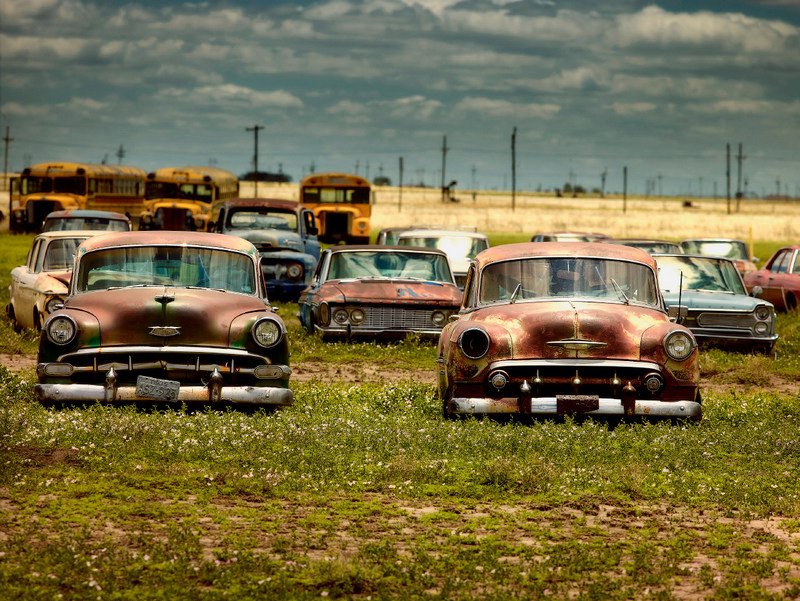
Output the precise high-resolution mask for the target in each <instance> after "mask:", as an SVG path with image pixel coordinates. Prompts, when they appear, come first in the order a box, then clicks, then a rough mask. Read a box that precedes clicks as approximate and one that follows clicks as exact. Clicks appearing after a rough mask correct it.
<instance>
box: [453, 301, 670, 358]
mask: <svg viewBox="0 0 800 601" xmlns="http://www.w3.org/2000/svg"><path fill="white" fill-rule="evenodd" d="M464 317H466V318H467V321H468V322H467V323H464V324H463V326H462V328H463V329H466V328H468V327H470V326H471V325H479V324H481V325H482V326H483V327H484V328H485V329H486V330H487V331H489V334H490V336H492V334H493V332H491V331H490V330H497V329H498V328H499V330H500V331H504V332H505V333H507V335H508V336H509V343H510V345H511V348H510V351H511V356H512V357H513V358H519V359H524V358H529V357H536V358H544V359H547V358H553V359H564V358H575V357H579V358H592V357H597V358H602V359H612V358H615V359H625V360H639V359H640V358H641V357H642V348H641V347H642V339H643V336H644V334H645V332H646V331H647V330H648V329H649V328H651V327H652V326H654V325H661V324H669V320H668V317H667V315H666V314H665V313H664V312H663V311H659V310H658V309H655V308H650V307H643V306H640V305H624V304H614V303H602V302H580V301H566V300H565V301H536V302H517V303H514V304H506V305H494V306H491V307H487V308H483V309H478V310H477V311H474V312H473V313H471V314H469V316H466V315H465V316H464ZM662 327H663V326H662Z"/></svg>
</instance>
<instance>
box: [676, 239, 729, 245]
mask: <svg viewBox="0 0 800 601" xmlns="http://www.w3.org/2000/svg"><path fill="white" fill-rule="evenodd" d="M683 242H740V243H741V244H744V240H739V239H738V238H686V239H685V240H681V243H683Z"/></svg>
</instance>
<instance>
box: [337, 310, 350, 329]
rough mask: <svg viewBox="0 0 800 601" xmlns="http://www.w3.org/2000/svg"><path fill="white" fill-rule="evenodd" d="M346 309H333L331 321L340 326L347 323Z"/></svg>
mask: <svg viewBox="0 0 800 601" xmlns="http://www.w3.org/2000/svg"><path fill="white" fill-rule="evenodd" d="M348 317H349V316H348V315H347V311H346V310H345V309H335V310H334V311H333V321H335V322H336V323H338V324H339V325H340V326H341V325H344V324H346V323H347V319H348Z"/></svg>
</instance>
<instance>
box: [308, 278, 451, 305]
mask: <svg viewBox="0 0 800 601" xmlns="http://www.w3.org/2000/svg"><path fill="white" fill-rule="evenodd" d="M324 287H325V288H327V290H325V291H323V294H324V296H326V297H328V299H329V300H333V301H338V302H346V303H404V304H415V305H424V304H435V305H443V306H444V305H447V306H458V305H460V304H461V291H460V290H459V289H458V288H457V287H456V286H455V285H453V284H445V283H442V282H427V281H421V280H419V281H417V280H403V279H396V280H394V279H393V280H389V279H380V280H339V281H336V282H329V283H327V284H325V286H324Z"/></svg>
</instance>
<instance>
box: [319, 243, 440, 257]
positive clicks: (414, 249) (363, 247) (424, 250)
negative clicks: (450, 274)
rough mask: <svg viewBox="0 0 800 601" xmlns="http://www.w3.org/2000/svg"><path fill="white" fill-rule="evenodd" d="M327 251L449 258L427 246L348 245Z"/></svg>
mask: <svg viewBox="0 0 800 601" xmlns="http://www.w3.org/2000/svg"><path fill="white" fill-rule="evenodd" d="M327 250H329V251H330V252H331V253H343V252H350V251H357V250H361V251H364V250H369V251H376V252H403V253H405V252H418V253H428V254H431V255H442V256H443V257H447V253H445V252H444V251H443V250H439V249H438V248H428V247H426V246H397V245H388V244H347V245H341V246H331V247H329V248H328V249H327Z"/></svg>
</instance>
